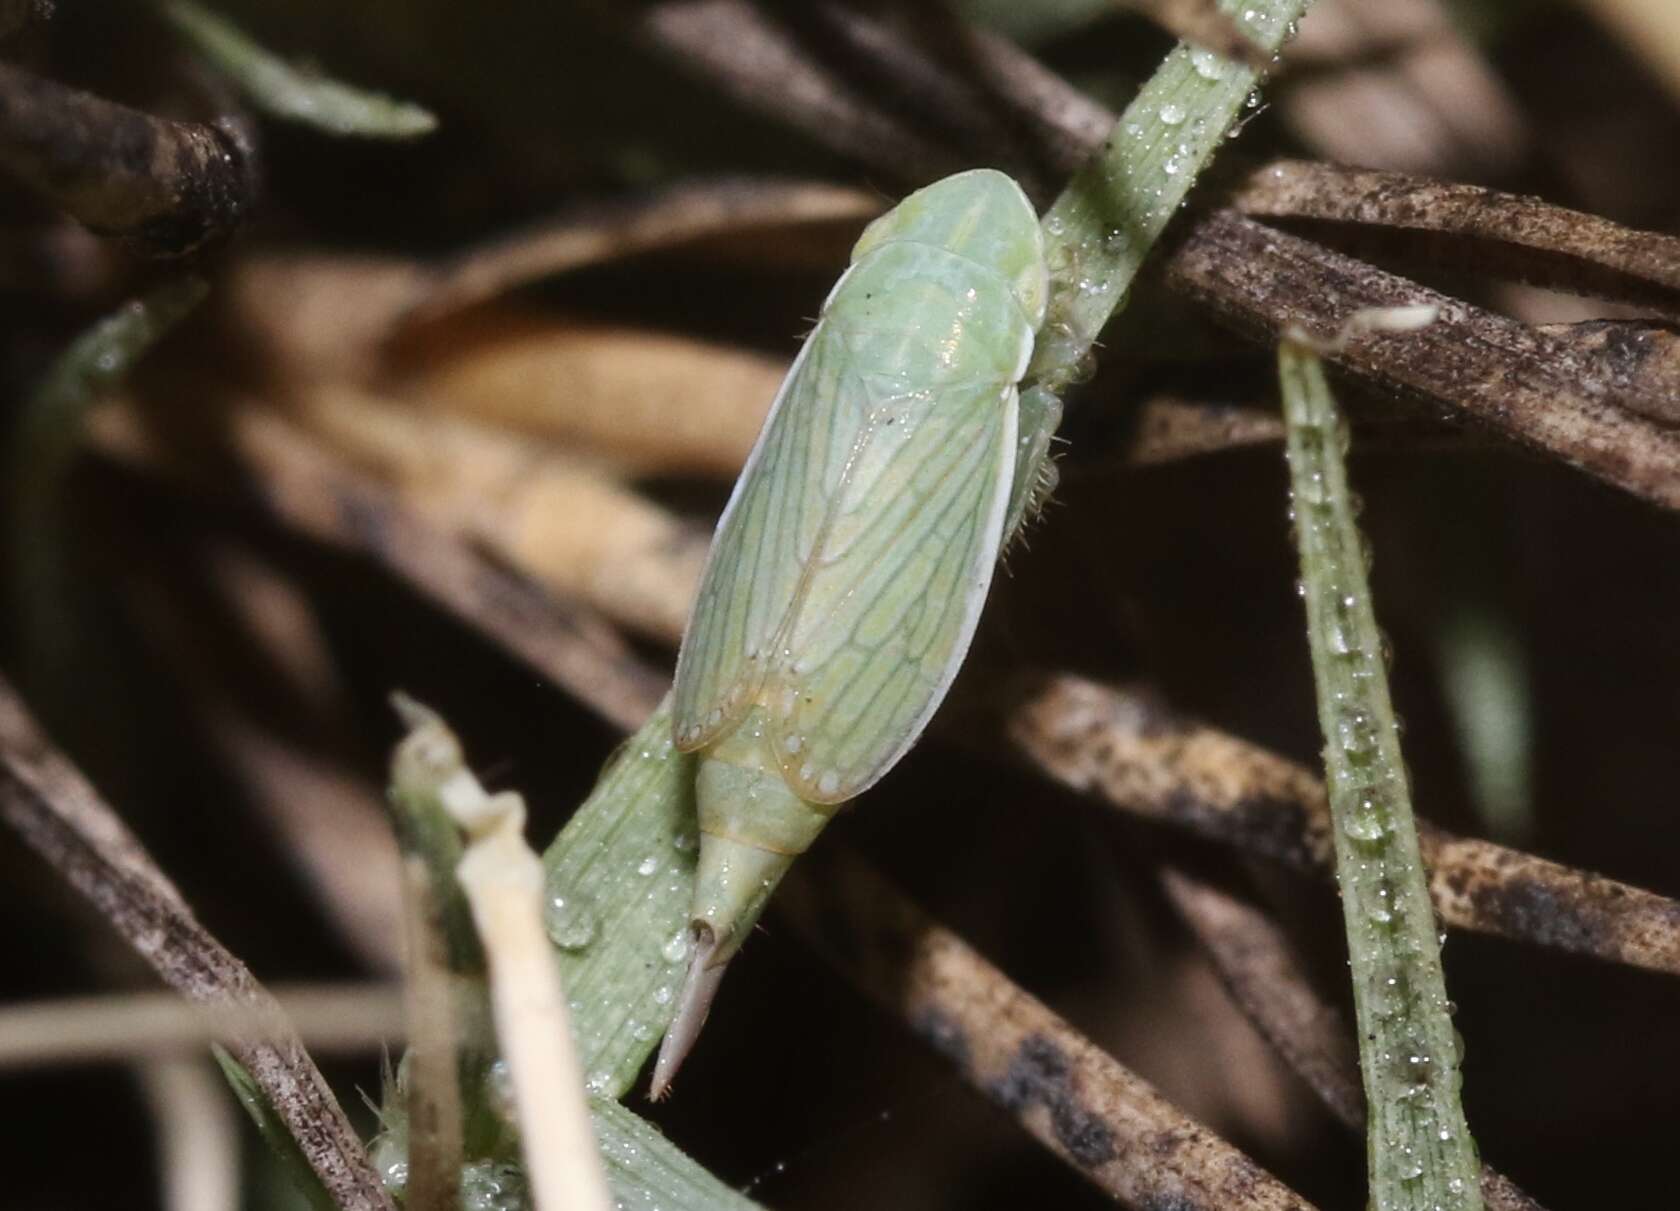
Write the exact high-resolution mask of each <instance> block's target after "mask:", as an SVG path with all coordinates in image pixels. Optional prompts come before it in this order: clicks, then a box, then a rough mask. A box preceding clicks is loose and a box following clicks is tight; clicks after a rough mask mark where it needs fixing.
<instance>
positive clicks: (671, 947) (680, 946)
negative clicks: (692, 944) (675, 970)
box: [659, 926, 689, 963]
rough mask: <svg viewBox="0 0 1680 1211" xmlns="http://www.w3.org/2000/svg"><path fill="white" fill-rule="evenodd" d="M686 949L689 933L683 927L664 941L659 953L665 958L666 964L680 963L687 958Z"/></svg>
mask: <svg viewBox="0 0 1680 1211" xmlns="http://www.w3.org/2000/svg"><path fill="white" fill-rule="evenodd" d="M688 947H689V933H688V928H687V927H686V926H684V927H683V928H682V929H679V930H677V932H676V933H674V934H672V935H671V936H670V938H668V939H667V940H666V942H665V945H664V946H663V947H661V948H660V951H659V953H660V954H662V955H664V956H665V960H666V962H668V963H681V962H682V961H683V960H684V959H686V958H688Z"/></svg>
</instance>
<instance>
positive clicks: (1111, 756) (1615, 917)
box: [1006, 674, 1680, 975]
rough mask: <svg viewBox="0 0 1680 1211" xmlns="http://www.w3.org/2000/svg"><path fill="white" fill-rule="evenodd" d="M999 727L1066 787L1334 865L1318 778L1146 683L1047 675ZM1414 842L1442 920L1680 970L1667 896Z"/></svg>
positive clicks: (1322, 868)
mask: <svg viewBox="0 0 1680 1211" xmlns="http://www.w3.org/2000/svg"><path fill="white" fill-rule="evenodd" d="M1006 726H1007V728H1008V731H1009V735H1010V737H1011V739H1012V740H1013V741H1014V743H1015V745H1016V746H1017V748H1018V749H1019V750H1020V751H1021V753H1022V754H1023V755H1025V757H1026V758H1027V760H1028V761H1030V762H1031V763H1032V764H1033V765H1034V766H1035V767H1036V768H1038V769H1039V770H1041V771H1043V772H1044V773H1045V774H1047V775H1048V776H1050V777H1051V778H1053V779H1055V780H1056V781H1058V782H1060V783H1062V784H1063V785H1064V786H1068V787H1071V788H1072V789H1074V790H1077V791H1081V792H1084V793H1087V794H1092V795H1095V796H1096V797H1098V798H1100V799H1101V800H1103V801H1104V802H1105V803H1108V804H1110V805H1112V806H1113V807H1116V808H1119V809H1121V810H1123V811H1126V812H1128V813H1131V814H1134V815H1140V816H1143V817H1146V818H1148V819H1153V820H1159V821H1161V822H1162V823H1169V824H1174V825H1177V826H1179V827H1182V828H1188V829H1190V830H1191V831H1193V832H1196V833H1199V834H1200V835H1202V836H1205V837H1209V838H1211V839H1213V840H1217V841H1221V842H1224V843H1226V844H1231V845H1234V846H1236V847H1237V848H1238V849H1240V850H1242V851H1243V852H1245V853H1248V854H1257V855H1263V856H1265V857H1269V858H1274V859H1278V860H1281V861H1283V862H1285V863H1287V864H1289V865H1291V866H1294V867H1297V868H1300V869H1303V870H1311V871H1314V872H1317V873H1320V874H1323V875H1326V876H1328V875H1329V874H1330V873H1331V870H1332V862H1333V858H1332V846H1331V833H1330V827H1331V825H1330V811H1329V806H1328V804H1327V802H1326V800H1325V797H1324V785H1323V783H1322V782H1321V781H1319V779H1318V778H1317V777H1315V776H1314V775H1313V774H1312V773H1311V772H1310V771H1309V770H1307V769H1306V768H1305V767H1304V766H1301V765H1297V764H1296V763H1295V762H1293V761H1290V760H1288V759H1286V758H1284V757H1280V756H1277V755H1276V754H1274V753H1271V752H1268V751H1267V750H1265V749H1263V748H1260V747H1259V746H1257V745H1254V744H1250V743H1248V742H1247V741H1245V740H1241V739H1239V738H1237V737H1235V736H1232V735H1229V734H1228V733H1225V732H1221V731H1219V730H1218V729H1216V728H1212V727H1208V726H1206V725H1204V724H1200V723H1196V722H1195V721H1193V720H1188V719H1184V718H1182V717H1180V716H1178V715H1177V714H1175V713H1174V712H1173V711H1172V710H1171V709H1170V708H1168V707H1167V706H1165V705H1164V704H1163V703H1161V702H1160V701H1159V700H1158V699H1157V698H1155V697H1154V696H1153V695H1151V694H1149V693H1147V692H1139V691H1136V690H1128V689H1123V688H1116V687H1111V686H1106V685H1101V684H1099V683H1097V682H1094V681H1089V680H1086V679H1084V678H1082V677H1076V676H1072V675H1069V674H1063V675H1059V676H1054V677H1050V678H1048V679H1046V680H1044V681H1043V682H1041V683H1038V684H1035V685H1034V686H1032V687H1030V688H1029V689H1028V690H1027V691H1026V692H1025V693H1024V694H1023V695H1022V696H1021V697H1020V698H1019V699H1017V700H1015V702H1014V705H1013V708H1012V709H1011V711H1010V714H1009V719H1008V723H1007V725H1006ZM1419 842H1420V845H1421V848H1422V853H1423V859H1424V862H1425V863H1426V864H1427V865H1428V867H1429V869H1430V886H1429V890H1430V895H1431V897H1432V898H1433V900H1434V903H1435V910H1436V912H1437V913H1438V914H1439V916H1440V918H1441V920H1442V921H1443V922H1444V923H1446V924H1447V925H1449V926H1451V927H1453V928H1455V929H1467V930H1471V931H1474V932H1476V933H1485V934H1492V935H1494V936H1497V937H1505V938H1511V939H1513V940H1519V941H1525V942H1533V943H1538V944H1541V945H1546V946H1555V947H1557V948H1558V949H1560V950H1568V951H1573V952H1575V953H1578V954H1587V955H1592V956H1593V957H1595V958H1599V959H1604V960H1606V961H1608V962H1614V963H1625V964H1627V965H1629V966H1632V967H1644V968H1647V969H1649V970H1652V971H1662V972H1667V973H1669V974H1672V975H1680V904H1677V903H1675V902H1674V901H1673V900H1670V899H1667V898H1666V897H1664V896H1659V895H1656V894H1654V893H1652V892H1648V891H1642V890H1640V889H1639V888H1636V887H1630V886H1628V885H1627V884H1625V883H1618V882H1616V881H1615V880H1613V879H1606V878H1602V877H1600V876H1598V875H1594V874H1590V873H1588V872H1585V871H1580V870H1575V869H1572V868H1570V867H1567V866H1563V865H1560V864H1559V863H1556V862H1549V861H1547V860H1546V859H1544V858H1538V857H1535V856H1534V855H1532V854H1526V853H1522V852H1521V851H1519V850H1513V849H1507V848H1506V847H1504V846H1502V845H1495V844H1494V843H1493V842H1491V841H1479V840H1475V839H1473V838H1468V837H1457V836H1454V835H1452V834H1451V833H1448V832H1446V831H1444V830H1442V829H1438V828H1434V827H1432V826H1430V825H1428V824H1427V823H1426V822H1421V821H1420V823H1419Z"/></svg>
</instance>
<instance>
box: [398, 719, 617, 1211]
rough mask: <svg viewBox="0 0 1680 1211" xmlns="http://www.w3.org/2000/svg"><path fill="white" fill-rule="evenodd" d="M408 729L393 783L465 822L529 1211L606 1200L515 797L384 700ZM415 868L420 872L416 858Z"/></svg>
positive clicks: (539, 873) (444, 734)
mask: <svg viewBox="0 0 1680 1211" xmlns="http://www.w3.org/2000/svg"><path fill="white" fill-rule="evenodd" d="M396 705H397V707H398V709H399V711H400V712H401V713H402V715H403V718H404V722H405V723H406V724H407V725H408V727H409V733H408V735H407V736H405V737H404V738H403V740H402V742H401V743H400V744H398V746H397V749H396V752H395V753H394V755H393V756H392V759H391V786H392V790H393V793H394V794H396V795H399V796H403V797H412V798H415V799H418V800H423V801H426V802H429V803H432V804H436V805H437V808H439V809H441V810H442V811H444V812H447V813H448V815H449V817H450V818H451V819H452V820H453V821H454V823H455V824H456V825H457V826H458V827H459V828H461V830H462V831H463V833H464V834H465V842H466V844H465V846H464V849H463V851H462V856H461V860H460V862H459V863H458V864H457V865H456V867H455V878H456V880H457V881H458V882H459V884H460V887H461V890H462V891H463V892H464V893H465V894H466V899H467V902H468V903H469V904H470V906H471V909H472V917H473V921H474V923H475V924H476V925H477V927H478V936H479V941H480V943H481V944H482V946H483V950H484V956H485V961H486V965H487V967H488V976H489V985H490V998H491V1005H492V1008H493V1010H494V1015H495V1022H496V1040H497V1043H498V1044H499V1046H500V1048H501V1053H502V1056H503V1057H504V1058H505V1059H506V1060H507V1063H508V1072H509V1076H510V1077H511V1080H512V1085H513V1099H514V1106H515V1109H516V1112H517V1114H518V1119H519V1133H520V1143H521V1151H522V1153H523V1155H524V1158H525V1172H526V1175H527V1178H528V1180H529V1182H530V1187H531V1201H532V1205H533V1207H534V1208H535V1209H536V1211H607V1208H609V1207H611V1206H612V1202H613V1200H612V1197H611V1195H610V1194H609V1193H608V1191H607V1182H606V1176H605V1173H604V1171H603V1168H602V1164H601V1156H600V1150H599V1148H598V1146H597V1144H596V1141H595V1133H594V1130H593V1128H592V1127H591V1126H590V1119H589V1105H588V1102H587V1101H586V1100H585V1097H584V1088H583V1072H582V1069H581V1068H580V1067H579V1064H578V1057H577V1049H576V1046H575V1044H574V1042H573V1038H572V1025H571V1014H570V1012H569V1010H568V1008H567V1001H566V995H565V992H564V991H563V990H562V988H561V985H560V971H559V968H558V967H557V966H556V964H555V958H554V951H553V947H552V946H551V944H550V942H549V939H548V935H547V933H546V931H545V929H544V926H543V908H542V900H543V867H542V861H541V859H539V858H538V857H537V855H536V854H535V853H534V852H532V850H531V847H530V846H529V845H528V844H526V842H525V837H524V827H525V801H524V800H523V799H521V798H520V797H519V795H518V794H516V793H514V792H511V791H504V792H502V793H500V794H495V795H490V794H486V793H485V791H484V788H483V787H482V786H480V785H479V783H478V781H477V779H476V778H474V777H473V775H472V773H471V772H470V771H469V770H468V769H467V768H466V765H465V760H464V758H463V755H462V753H461V747H460V743H459V741H457V740H456V738H455V736H454V734H453V733H452V732H450V730H449V728H448V726H447V725H446V724H445V723H444V722H443V720H442V718H441V717H439V716H438V715H437V714H435V713H434V712H432V711H430V710H428V709H427V708H425V707H423V706H420V705H419V704H418V703H415V702H413V701H412V700H408V699H400V698H399V699H398V700H397V703H396ZM420 867H421V870H420V877H421V878H422V879H426V878H427V877H428V876H429V874H430V872H429V871H428V870H426V868H425V864H424V862H422V863H420Z"/></svg>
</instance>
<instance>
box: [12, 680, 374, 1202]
mask: <svg viewBox="0 0 1680 1211" xmlns="http://www.w3.org/2000/svg"><path fill="white" fill-rule="evenodd" d="M0 818H4V819H5V821H6V823H7V824H9V825H10V826H11V827H12V828H13V829H15V830H16V831H17V832H18V834H19V835H20V836H21V837H22V838H23V839H24V841H26V842H27V843H28V844H29V845H30V846H31V848H33V849H34V850H35V851H36V852H37V853H39V854H40V855H41V856H42V857H43V858H45V859H46V860H47V861H48V862H49V863H50V864H51V865H52V866H53V867H54V868H55V869H57V870H58V871H59V873H60V874H62V875H63V876H64V877H65V879H66V880H68V881H69V883H70V884H71V885H72V886H73V887H75V888H76V890H77V891H79V892H81V893H82V895H84V896H86V897H87V898H88V899H89V900H90V901H91V902H92V903H93V905H94V907H95V908H97V909H98V910H99V912H100V913H101V915H103V916H104V917H105V918H106V919H107V920H108V921H109V922H110V923H111V925H112V926H113V927H114V928H115V929H116V930H117V931H118V932H119V933H121V934H122V935H123V937H124V938H125V939H126V940H127V941H128V942H129V944H130V945H131V946H133V947H134V949H135V950H136V951H137V952H138V953H139V954H140V956H141V957H142V958H143V959H145V960H146V962H147V963H149V964H150V965H151V966H152V968H153V969H154V970H156V971H157V973H158V974H159V975H160V976H162V977H163V979H164V981H165V982H166V983H168V984H169V985H170V986H171V987H173V988H175V989H176V990H177V991H178V992H180V993H181V994H182V995H183V996H185V997H188V998H189V999H191V1000H194V1001H197V1002H199V1003H201V1004H206V1005H212V1006H226V1007H231V1008H236V1009H238V1010H240V1011H242V1012H250V1013H253V1014H257V1015H259V1016H261V1017H264V1018H267V1019H269V1020H270V1021H271V1022H272V1027H271V1029H270V1030H269V1031H268V1032H267V1035H268V1037H267V1039H266V1040H264V1041H256V1042H253V1041H250V1040H248V1039H238V1038H235V1039H232V1040H230V1042H231V1043H232V1048H233V1050H234V1053H235V1054H236V1055H237V1056H238V1057H239V1060H240V1062H241V1063H242V1064H243V1065H244V1066H245V1068H246V1069H247V1070H248V1071H249V1072H250V1074H251V1076H252V1077H253V1078H254V1079H255V1080H256V1082H257V1083H258V1085H260V1086H261V1088H262V1089H263V1091H264V1092H265V1093H266V1094H267V1095H268V1098H269V1100H270V1102H272V1104H273V1106H274V1108H275V1110H276V1111H277V1112H278V1113H279V1115H280V1116H281V1118H282V1119H283V1120H284V1121H285V1123H286V1125H287V1126H288V1127H289V1128H290V1130H291V1132H292V1134H293V1136H294V1138H295V1139H296V1140H297V1143H298V1146H299V1148H301V1149H302V1151H303V1154H304V1156H305V1157H306V1158H307V1159H308V1161H309V1164H310V1167H311V1168H312V1169H313V1170H314V1171H315V1173H316V1175H317V1176H319V1177H320V1179H321V1182H322V1184H323V1185H324V1186H325V1187H326V1189H327V1190H328V1191H330V1192H331V1193H332V1195H333V1197H334V1198H335V1199H337V1201H338V1204H339V1206H340V1207H342V1208H345V1209H346V1211H351V1209H362V1208H367V1209H374V1208H378V1209H382V1211H389V1209H390V1208H391V1201H390V1199H389V1198H388V1197H387V1196H386V1194H385V1189H384V1187H383V1186H382V1185H381V1184H380V1181H379V1177H378V1175H377V1174H376V1173H375V1172H374V1170H373V1167H372V1165H371V1164H370V1163H369V1162H368V1158H367V1154H366V1152H365V1151H363V1149H362V1145H361V1141H360V1140H359V1139H358V1138H357V1137H356V1133H355V1130H354V1129H353V1128H352V1127H351V1126H350V1123H349V1121H348V1120H347V1119H346V1118H345V1117H344V1111H343V1110H342V1109H341V1108H340V1107H339V1104H338V1102H337V1100H336V1099H334V1097H333V1095H332V1091H331V1090H330V1089H329V1088H328V1087H327V1083H326V1081H325V1080H323V1079H322V1077H321V1074H320V1072H319V1071H318V1070H317V1069H316V1067H315V1065H314V1063H313V1062H312V1061H311V1060H310V1058H309V1055H308V1053H307V1052H306V1051H305V1050H304V1047H303V1043H302V1042H301V1041H300V1040H299V1039H298V1037H297V1035H296V1034H295V1032H293V1031H292V1029H291V1027H290V1026H289V1025H287V1024H286V1022H285V1018H284V1014H283V1013H282V1011H281V1009H280V1007H279V1005H278V1004H276V1003H275V1001H274V999H273V997H271V996H270V995H269V994H268V992H266V991H265V990H264V989H263V987H262V986H261V985H260V984H259V983H257V981H256V979H255V977H253V976H252V975H251V972H250V971H249V970H248V969H247V968H246V967H245V965H244V964H243V963H241V962H240V961H239V960H238V959H236V958H234V957H233V955H231V954H229V953H228V951H227V950H226V949H225V948H224V947H223V946H222V944H221V943H220V942H218V941H216V939H215V938H213V937H212V936H211V935H210V934H209V932H208V931H207V930H205V928H204V926H202V925H201V924H199V922H198V919H197V918H196V917H194V916H193V914H192V911H191V910H190V909H189V908H188V907H187V906H186V903H185V902H184V901H183V900H182V899H181V895H180V892H178V891H177V890H176V888H175V886H174V884H173V883H171V882H170V881H169V879H168V877H167V876H165V875H164V874H163V872H162V871H160V870H159V869H158V868H157V867H156V866H155V865H154V864H153V862H152V860H151V857H150V856H149V855H148V854H147V853H146V851H145V849H144V848H142V847H141V845H140V843H139V841H138V840H137V839H136V838H135V837H134V836H133V834H131V833H130V832H129V831H128V829H127V828H126V827H124V825H123V824H122V821H121V820H119V819H118V817H117V815H116V813H115V812H113V811H112V810H111V809H110V807H109V806H107V805H106V804H105V803H104V802H103V801H102V800H101V799H100V798H99V796H98V794H97V792H95V791H94V789H93V787H91V786H90V785H88V783H87V782H86V781H85V780H84V779H83V778H82V776H81V775H80V773H78V772H77V771H76V769H75V768H74V767H73V766H71V765H70V763H69V762H67V761H66V760H65V759H64V758H63V757H62V756H60V755H59V754H58V753H57V752H56V751H54V750H53V748H52V747H51V746H50V744H49V743H48V742H47V740H46V739H45V737H43V736H42V735H41V734H40V733H39V731H37V730H36V728H35V725H34V723H33V721H32V720H31V719H30V718H29V715H28V713H27V712H26V711H25V710H24V708H23V705H22V703H21V702H20V701H19V700H18V698H17V697H16V695H15V694H14V693H13V692H12V690H11V688H10V687H9V686H6V685H5V684H3V683H0Z"/></svg>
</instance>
